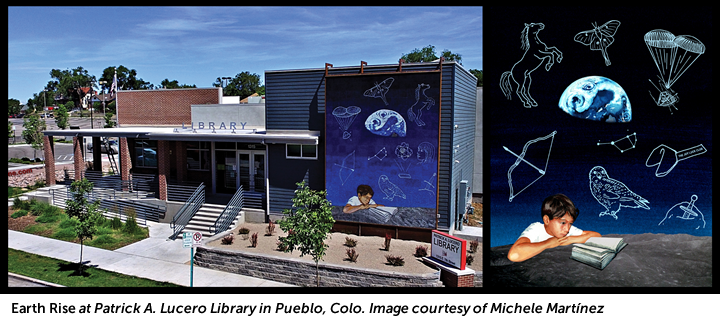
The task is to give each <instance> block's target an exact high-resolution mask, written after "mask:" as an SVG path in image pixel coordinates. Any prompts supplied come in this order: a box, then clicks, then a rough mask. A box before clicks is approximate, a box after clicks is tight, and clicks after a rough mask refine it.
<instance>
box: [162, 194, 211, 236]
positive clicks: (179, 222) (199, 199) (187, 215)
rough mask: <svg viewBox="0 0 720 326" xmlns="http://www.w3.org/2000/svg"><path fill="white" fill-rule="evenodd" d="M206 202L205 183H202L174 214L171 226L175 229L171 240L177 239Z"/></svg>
mask: <svg viewBox="0 0 720 326" xmlns="http://www.w3.org/2000/svg"><path fill="white" fill-rule="evenodd" d="M204 203H205V184H204V183H201V184H200V185H199V186H198V187H197V189H195V191H194V192H193V194H192V196H190V198H189V199H188V200H187V201H186V202H185V204H184V205H183V206H182V208H180V210H179V211H178V212H177V214H175V216H173V219H172V222H171V223H170V228H171V229H173V234H172V235H171V236H170V239H171V240H175V239H176V238H177V236H178V234H180V232H182V230H183V229H184V228H185V226H186V225H187V224H188V222H190V219H192V217H193V216H195V213H197V211H198V210H200V207H202V205H203V204H204Z"/></svg>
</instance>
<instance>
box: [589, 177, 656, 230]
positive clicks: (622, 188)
mask: <svg viewBox="0 0 720 326" xmlns="http://www.w3.org/2000/svg"><path fill="white" fill-rule="evenodd" d="M588 177H589V179H590V193H591V194H592V196H593V197H595V200H597V201H598V203H600V205H602V206H603V207H605V211H604V212H600V215H599V216H603V215H610V216H612V217H614V218H615V219H616V220H617V218H618V217H617V215H616V214H617V212H619V211H620V208H621V207H629V208H644V209H650V206H648V204H650V202H649V201H648V200H647V199H645V198H642V197H640V196H639V195H638V194H636V193H634V192H633V191H632V190H630V189H629V188H628V187H627V186H626V185H625V184H624V183H622V182H620V181H618V180H615V179H613V178H610V177H609V176H608V174H607V171H605V168H603V167H602V166H596V167H594V168H592V169H591V170H590V173H589V174H588Z"/></svg>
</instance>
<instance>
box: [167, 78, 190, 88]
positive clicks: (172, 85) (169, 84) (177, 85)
mask: <svg viewBox="0 0 720 326" xmlns="http://www.w3.org/2000/svg"><path fill="white" fill-rule="evenodd" d="M160 88H166V89H173V88H197V86H195V85H192V86H190V85H186V84H182V85H180V83H179V82H178V81H177V80H173V81H170V80H168V79H167V78H165V80H163V81H161V82H160Z"/></svg>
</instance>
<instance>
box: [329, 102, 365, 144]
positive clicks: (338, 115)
mask: <svg viewBox="0 0 720 326" xmlns="http://www.w3.org/2000/svg"><path fill="white" fill-rule="evenodd" d="M360 111H361V110H360V108H359V107H357V106H349V107H343V106H338V107H336V108H335V109H334V110H333V112H332V114H333V115H334V116H335V120H337V122H338V124H340V130H342V131H343V139H350V137H351V136H352V134H351V133H350V132H349V131H348V128H349V127H350V125H351V124H352V123H353V121H355V117H357V115H358V113H360Z"/></svg>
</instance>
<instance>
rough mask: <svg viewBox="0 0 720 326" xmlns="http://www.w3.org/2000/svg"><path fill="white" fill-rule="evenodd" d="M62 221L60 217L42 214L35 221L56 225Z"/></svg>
mask: <svg viewBox="0 0 720 326" xmlns="http://www.w3.org/2000/svg"><path fill="white" fill-rule="evenodd" d="M59 220H60V215H49V214H42V215H40V216H38V217H37V218H36V219H35V222H38V223H54V222H57V221H59Z"/></svg>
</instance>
